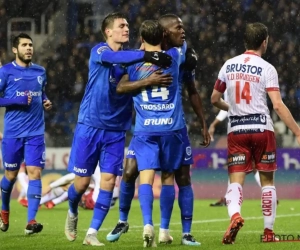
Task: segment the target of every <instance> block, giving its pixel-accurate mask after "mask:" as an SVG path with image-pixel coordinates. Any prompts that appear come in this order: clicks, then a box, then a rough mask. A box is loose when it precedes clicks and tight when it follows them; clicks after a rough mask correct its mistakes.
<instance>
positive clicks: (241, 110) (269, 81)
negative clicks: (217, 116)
mask: <svg viewBox="0 0 300 250" xmlns="http://www.w3.org/2000/svg"><path fill="white" fill-rule="evenodd" d="M214 88H215V89H216V90H218V91H219V92H222V93H224V91H225V90H227V102H228V103H229V106H230V107H229V111H228V118H229V119H228V131H227V132H228V133H230V132H233V131H237V130H244V129H247V130H248V129H250V130H257V129H259V130H270V131H274V128H273V122H272V120H271V117H270V112H269V109H268V106H267V92H268V91H279V84H278V74H277V71H276V69H275V68H274V66H273V65H271V64H270V63H268V62H267V61H265V60H264V59H262V58H261V57H260V56H259V55H257V54H255V53H250V52H245V53H244V54H242V55H239V56H236V57H234V58H231V59H229V60H227V61H226V62H225V64H224V65H223V67H222V68H221V70H220V72H219V75H218V80H217V81H216V83H215V87H214Z"/></svg>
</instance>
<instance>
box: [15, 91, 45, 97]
mask: <svg viewBox="0 0 300 250" xmlns="http://www.w3.org/2000/svg"><path fill="white" fill-rule="evenodd" d="M16 95H17V96H42V91H31V90H29V91H16Z"/></svg>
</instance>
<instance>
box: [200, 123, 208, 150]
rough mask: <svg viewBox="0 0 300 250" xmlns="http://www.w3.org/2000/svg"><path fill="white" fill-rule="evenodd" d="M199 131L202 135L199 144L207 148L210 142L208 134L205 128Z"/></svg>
mask: <svg viewBox="0 0 300 250" xmlns="http://www.w3.org/2000/svg"><path fill="white" fill-rule="evenodd" d="M201 132H202V136H203V142H201V143H200V145H201V146H203V147H205V148H207V147H208V146H209V144H210V135H209V133H208V130H207V128H204V129H201Z"/></svg>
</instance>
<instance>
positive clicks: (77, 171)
mask: <svg viewBox="0 0 300 250" xmlns="http://www.w3.org/2000/svg"><path fill="white" fill-rule="evenodd" d="M73 171H74V172H76V173H79V174H86V173H87V169H84V168H78V167H75V166H74V168H73Z"/></svg>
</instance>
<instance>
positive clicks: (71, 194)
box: [68, 183, 83, 215]
mask: <svg viewBox="0 0 300 250" xmlns="http://www.w3.org/2000/svg"><path fill="white" fill-rule="evenodd" d="M82 195H83V193H78V192H77V191H76V189H75V186H74V183H73V184H72V185H71V186H70V187H69V189H68V198H69V209H70V212H71V213H72V214H75V215H76V214H78V204H79V201H80V200H81V197H82Z"/></svg>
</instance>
